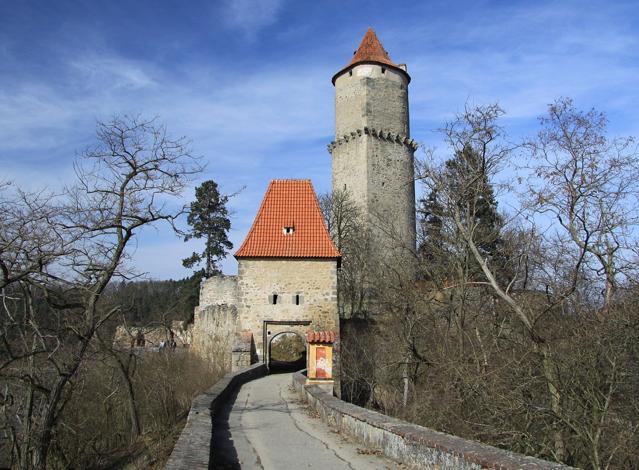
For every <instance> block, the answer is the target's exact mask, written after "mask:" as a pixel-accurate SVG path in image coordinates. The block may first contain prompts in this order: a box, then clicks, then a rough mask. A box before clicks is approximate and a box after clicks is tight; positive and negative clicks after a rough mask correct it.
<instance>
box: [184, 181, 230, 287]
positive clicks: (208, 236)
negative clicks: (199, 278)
mask: <svg viewBox="0 0 639 470" xmlns="http://www.w3.org/2000/svg"><path fill="white" fill-rule="evenodd" d="M227 202H228V196H224V195H221V194H220V192H219V190H218V187H217V183H216V182H215V181H212V180H209V181H205V182H204V183H202V184H201V185H200V186H198V187H197V188H196V189H195V201H193V202H192V203H191V210H190V211H189V215H188V218H187V222H188V224H189V225H190V226H191V231H190V233H189V234H187V235H186V236H185V237H184V241H188V240H191V239H192V238H198V239H199V238H204V239H205V241H206V244H205V247H204V251H202V252H201V253H193V254H192V255H191V256H189V257H188V258H186V259H184V260H182V264H183V265H184V267H186V268H193V267H194V266H198V265H199V264H200V263H204V268H203V270H202V271H203V274H204V275H205V276H206V277H210V276H212V275H214V274H217V273H219V272H220V270H219V267H218V261H219V260H220V259H221V258H223V257H224V256H225V255H226V253H227V250H230V249H232V248H233V244H232V243H231V242H230V241H229V239H228V231H229V229H230V228H231V221H230V220H229V217H228V210H227V208H226V203H227Z"/></svg>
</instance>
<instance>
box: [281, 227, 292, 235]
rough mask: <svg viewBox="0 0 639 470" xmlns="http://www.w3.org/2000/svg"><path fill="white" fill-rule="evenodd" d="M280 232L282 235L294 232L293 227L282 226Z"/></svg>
mask: <svg viewBox="0 0 639 470" xmlns="http://www.w3.org/2000/svg"><path fill="white" fill-rule="evenodd" d="M282 232H283V233H284V235H291V234H292V233H293V232H295V227H284V228H283V229H282Z"/></svg>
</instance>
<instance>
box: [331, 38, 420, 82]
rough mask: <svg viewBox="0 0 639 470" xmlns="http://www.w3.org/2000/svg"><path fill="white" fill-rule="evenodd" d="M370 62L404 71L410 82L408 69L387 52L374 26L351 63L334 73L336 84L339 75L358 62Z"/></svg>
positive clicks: (363, 39)
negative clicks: (398, 63) (397, 62)
mask: <svg viewBox="0 0 639 470" xmlns="http://www.w3.org/2000/svg"><path fill="white" fill-rule="evenodd" d="M369 62H375V63H378V64H385V65H388V66H389V67H391V68H393V69H395V70H398V71H400V72H402V73H404V74H405V75H406V77H407V78H408V81H409V82H410V75H408V73H407V72H406V70H404V69H402V68H400V67H399V66H398V65H397V64H396V63H395V62H393V61H392V60H391V58H390V56H389V55H388V52H386V49H384V46H382V43H381V42H380V41H379V39H378V38H377V35H376V34H375V31H374V30H373V28H368V30H367V31H366V34H364V37H363V38H362V42H361V43H360V44H359V47H358V48H357V50H356V51H355V54H354V55H353V58H352V59H351V61H350V62H349V64H348V65H347V66H346V67H344V68H343V69H342V70H340V71H339V72H337V73H336V74H335V75H333V84H335V79H336V78H337V77H338V76H339V75H341V74H343V73H344V72H346V71H347V70H349V69H350V68H352V67H354V66H355V65H357V64H365V63H369Z"/></svg>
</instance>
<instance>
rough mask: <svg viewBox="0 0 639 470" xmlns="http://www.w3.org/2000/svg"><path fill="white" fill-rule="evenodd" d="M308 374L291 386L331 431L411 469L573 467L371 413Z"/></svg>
mask: <svg viewBox="0 0 639 470" xmlns="http://www.w3.org/2000/svg"><path fill="white" fill-rule="evenodd" d="M305 383H306V376H305V375H303V374H302V373H299V372H298V373H295V374H293V386H294V387H295V388H296V390H297V391H298V393H299V395H300V397H301V398H302V399H303V400H304V401H307V402H308V403H309V405H310V406H311V408H312V409H313V410H315V411H316V412H317V413H318V414H319V416H320V418H321V419H322V421H324V422H325V423H327V424H328V425H329V426H330V427H331V428H332V429H334V430H336V431H338V432H340V433H344V434H346V435H349V436H351V437H354V438H355V439H356V440H358V441H359V442H361V443H362V444H364V445H365V446H368V447H370V448H373V449H375V450H378V451H380V452H381V453H382V454H384V455H385V456H387V457H389V458H391V459H393V460H396V461H398V462H401V463H402V464H404V465H406V466H408V467H409V468H423V469H438V470H448V469H450V470H480V469H496V470H497V469H498V470H528V469H529V470H532V469H535V470H569V469H571V468H572V467H568V466H565V465H561V464H557V463H553V462H548V461H545V460H540V459H536V458H534V457H526V456H524V455H520V454H515V453H514V452H509V451H506V450H502V449H498V448H496V447H492V446H489V445H486V444H481V443H478V442H475V441H470V440H467V439H462V438H460V437H456V436H451V435H449V434H444V433H441V432H437V431H433V430H432V429H428V428H425V427H422V426H417V425H415V424H411V423H408V422H406V421H402V420H400V419H396V418H392V417H390V416H386V415H383V414H381V413H376V412H375V411H371V410H367V409H365V408H361V407H359V406H355V405H353V404H351V403H346V402H344V401H342V400H340V399H338V398H336V397H333V396H332V395H330V394H329V393H327V392H326V391H324V390H322V389H321V388H320V387H318V386H317V385H305Z"/></svg>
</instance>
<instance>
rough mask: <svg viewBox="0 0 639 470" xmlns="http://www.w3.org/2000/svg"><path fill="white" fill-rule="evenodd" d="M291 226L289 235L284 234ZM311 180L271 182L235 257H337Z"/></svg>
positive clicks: (337, 254)
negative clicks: (291, 229) (286, 228)
mask: <svg viewBox="0 0 639 470" xmlns="http://www.w3.org/2000/svg"><path fill="white" fill-rule="evenodd" d="M285 227H292V228H293V231H292V233H288V234H287V233H285ZM340 256H341V255H340V253H339V251H337V249H336V248H335V245H333V242H332V241H331V237H330V235H329V234H328V231H327V230H326V226H325V225H324V218H323V217H322V212H321V210H320V206H319V203H318V201H317V197H316V196H315V191H314V190H313V185H312V184H311V182H310V180H273V181H271V183H270V184H269V186H268V189H267V190H266V194H265V195H264V199H263V200H262V205H261V206H260V210H259V211H258V212H257V216H255V221H254V222H253V226H252V227H251V230H249V233H248V235H247V236H246V239H245V240H244V243H242V246H241V247H240V249H239V250H237V252H236V253H235V257H236V258H335V259H337V258H339V257H340Z"/></svg>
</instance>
